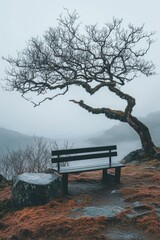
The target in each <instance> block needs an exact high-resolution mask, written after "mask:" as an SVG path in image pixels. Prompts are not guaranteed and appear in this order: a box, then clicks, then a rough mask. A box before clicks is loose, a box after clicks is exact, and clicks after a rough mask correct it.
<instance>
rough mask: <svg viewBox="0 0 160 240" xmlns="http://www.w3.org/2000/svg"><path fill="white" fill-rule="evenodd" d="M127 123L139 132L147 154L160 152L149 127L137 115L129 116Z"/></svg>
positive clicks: (150, 155) (152, 154)
mask: <svg viewBox="0 0 160 240" xmlns="http://www.w3.org/2000/svg"><path fill="white" fill-rule="evenodd" d="M127 123H128V124H129V125H130V126H131V127H132V128H133V129H134V130H135V131H136V132H137V134H138V135H139V137H140V140H141V144H142V148H143V149H144V152H145V155H146V156H148V157H152V156H154V155H155V153H157V152H159V151H160V149H159V148H158V147H156V146H155V144H154V143H153V141H152V138H151V135H150V132H149V129H148V127H147V126H146V125H145V124H144V123H142V122H140V121H139V120H138V119H137V118H136V117H134V116H132V115H130V117H129V118H127Z"/></svg>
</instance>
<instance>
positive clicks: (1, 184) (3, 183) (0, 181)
mask: <svg viewBox="0 0 160 240" xmlns="http://www.w3.org/2000/svg"><path fill="white" fill-rule="evenodd" d="M8 183H9V182H8V180H7V179H6V178H5V177H4V176H3V175H1V174H0V187H4V186H6V185H7V184H8Z"/></svg>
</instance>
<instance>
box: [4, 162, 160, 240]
mask: <svg viewBox="0 0 160 240" xmlns="http://www.w3.org/2000/svg"><path fill="white" fill-rule="evenodd" d="M159 166H160V161H156V160H152V161H149V162H144V163H141V164H137V165H135V164H128V165H127V166H126V167H125V168H123V169H122V178H121V185H120V186H119V187H120V191H121V193H122V195H123V198H124V201H125V203H126V205H128V207H126V209H125V210H124V211H123V212H121V213H120V214H119V215H117V218H116V219H114V220H113V221H114V223H113V226H114V228H115V229H116V226H118V225H119V226H122V225H123V227H124V228H126V231H127V228H128V227H127V226H128V224H130V225H133V226H134V227H135V228H136V229H137V231H143V232H144V234H146V236H147V237H149V239H151V240H152V239H160V218H159V217H158V214H157V210H158V209H160V172H159V171H158V170H156V167H159ZM100 178H101V175H100V172H92V173H82V174H80V175H72V176H71V178H70V181H74V182H76V181H80V182H82V183H83V184H87V182H89V181H90V180H93V179H95V180H100ZM93 184H94V181H93ZM94 194H95V193H94ZM10 197H11V187H10V186H5V187H3V188H0V214H1V215H0V216H1V218H0V239H1V240H13V239H15V240H31V239H33V240H45V239H47V240H52V239H54V240H62V239H63V240H66V239H67V240H72V239H73V240H74V239H76V240H82V239H83V240H107V239H108V240H109V238H107V234H106V233H107V231H108V229H109V226H110V223H109V220H108V219H107V218H105V217H97V218H93V217H80V218H76V219H75V218H71V217H69V214H70V212H71V210H72V209H74V208H81V207H84V206H88V205H89V204H90V201H91V200H92V202H93V200H94V197H93V196H92V195H90V194H82V193H81V194H79V195H75V196H67V197H64V198H61V199H56V200H52V201H51V202H49V203H48V204H46V205H43V206H36V207H26V208H23V209H19V210H16V209H11V208H10V206H11V205H10ZM99 197H100V195H99ZM137 201H138V202H141V203H142V206H143V207H139V209H138V211H147V214H146V215H142V216H139V217H136V218H135V219H130V220H129V219H128V218H127V214H129V213H130V212H131V211H133V210H135V209H134V207H133V203H134V202H137ZM114 228H113V229H114Z"/></svg>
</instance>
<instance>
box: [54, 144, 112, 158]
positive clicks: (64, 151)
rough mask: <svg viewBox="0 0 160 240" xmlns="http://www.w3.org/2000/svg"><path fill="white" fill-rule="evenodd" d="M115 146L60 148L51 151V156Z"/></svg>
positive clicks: (108, 148) (110, 148) (100, 149)
mask: <svg viewBox="0 0 160 240" xmlns="http://www.w3.org/2000/svg"><path fill="white" fill-rule="evenodd" d="M116 149H117V146H116V145H113V146H102V147H90V148H74V149H62V150H54V151H52V156H56V155H64V154H73V153H85V152H99V151H106V150H116Z"/></svg>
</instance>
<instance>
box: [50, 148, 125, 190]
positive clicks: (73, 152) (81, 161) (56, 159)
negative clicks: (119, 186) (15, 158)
mask: <svg viewBox="0 0 160 240" xmlns="http://www.w3.org/2000/svg"><path fill="white" fill-rule="evenodd" d="M116 149H117V146H116V145H113V146H102V147H90V148H76V149H65V150H55V151H52V153H51V154H52V163H53V166H52V168H53V170H54V171H56V172H58V173H59V174H62V184H63V192H64V193H65V194H66V193H68V174H71V173H79V172H88V171H95V170H102V180H103V181H106V180H107V178H108V173H107V170H108V169H115V174H114V175H113V176H114V180H115V182H116V183H119V182H120V175H121V168H122V167H124V164H120V163H112V157H114V156H117V151H116ZM104 158H106V159H104ZM89 159H92V161H91V160H90V161H89V163H87V164H86V160H89ZM97 160H98V161H97ZM73 161H77V162H75V164H74V165H73V164H72V165H71V164H69V162H73Z"/></svg>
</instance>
